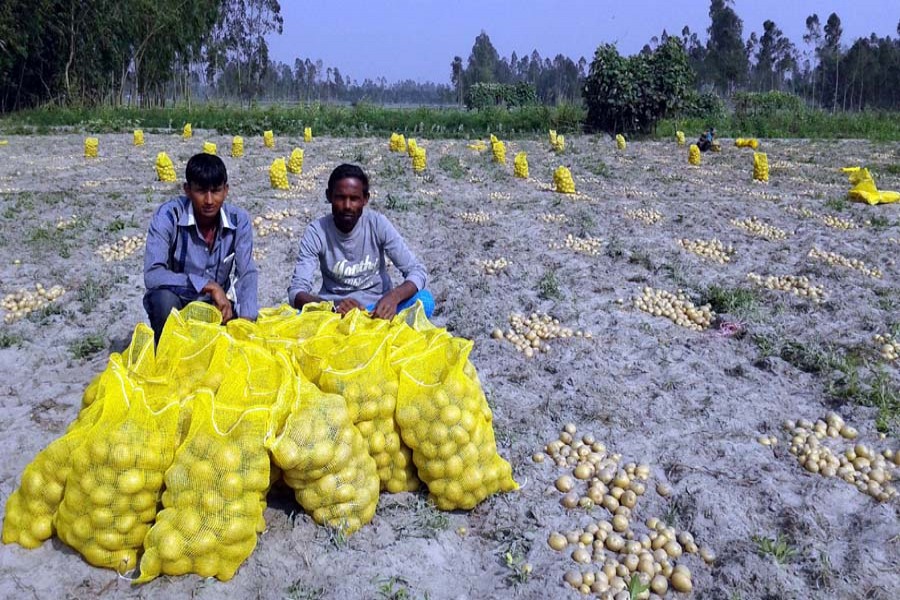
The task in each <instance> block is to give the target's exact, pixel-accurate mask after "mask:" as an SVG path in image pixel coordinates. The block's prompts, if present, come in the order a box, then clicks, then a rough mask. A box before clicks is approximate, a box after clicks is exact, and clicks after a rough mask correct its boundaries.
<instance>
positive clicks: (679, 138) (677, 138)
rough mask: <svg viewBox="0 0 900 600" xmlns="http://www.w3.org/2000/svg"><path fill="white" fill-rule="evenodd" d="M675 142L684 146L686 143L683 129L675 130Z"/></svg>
mask: <svg viewBox="0 0 900 600" xmlns="http://www.w3.org/2000/svg"><path fill="white" fill-rule="evenodd" d="M675 142H676V143H677V144H678V145H679V146H684V143H685V142H684V132H683V131H676V132H675Z"/></svg>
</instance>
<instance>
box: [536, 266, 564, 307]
mask: <svg viewBox="0 0 900 600" xmlns="http://www.w3.org/2000/svg"><path fill="white" fill-rule="evenodd" d="M562 297H563V295H562V291H560V289H559V280H558V279H557V278H556V271H554V270H549V271H545V272H544V275H543V276H542V277H541V279H540V281H538V298H540V299H541V300H562Z"/></svg>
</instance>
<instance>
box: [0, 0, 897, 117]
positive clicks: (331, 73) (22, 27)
mask: <svg viewBox="0 0 900 600" xmlns="http://www.w3.org/2000/svg"><path fill="white" fill-rule="evenodd" d="M733 5H734V2H733V0H711V1H710V9H709V19H710V20H709V25H708V27H707V28H706V31H705V37H704V38H703V39H701V34H700V33H698V32H695V31H691V29H690V28H689V27H687V26H685V27H684V28H683V29H682V30H681V33H680V35H679V34H669V33H668V32H667V31H665V30H664V31H663V32H662V33H661V34H660V35H659V36H655V37H653V38H652V39H651V40H649V41H648V43H647V44H646V45H645V46H644V48H643V50H642V51H641V52H640V53H639V54H640V55H643V56H646V57H648V58H649V57H651V56H652V55H653V54H654V53H655V52H658V51H659V50H660V49H662V48H668V45H669V43H670V42H671V43H674V44H677V45H678V46H680V48H681V49H682V50H683V52H684V54H685V56H686V58H687V65H688V67H689V69H690V71H689V79H690V80H691V81H690V83H689V87H691V88H692V89H695V90H697V91H700V92H710V93H715V94H717V95H718V96H725V97H730V96H732V95H733V94H735V93H736V92H739V91H758V92H767V91H785V92H789V93H792V94H795V95H797V96H800V97H802V98H803V99H804V100H805V101H806V102H807V104H809V105H811V106H815V107H821V108H825V109H829V110H863V109H872V108H874V109H889V110H896V109H897V108H898V106H900V86H898V85H897V82H900V23H898V25H897V35H898V37H897V38H896V39H893V38H891V37H890V36H886V37H878V36H876V35H875V34H872V35H870V36H868V37H861V38H858V39H856V40H853V42H852V43H850V44H849V45H848V44H847V42H846V40H845V39H844V36H843V29H842V26H841V20H840V17H839V16H838V15H837V14H836V13H832V14H830V15H828V16H827V17H824V18H820V17H819V15H818V14H812V15H809V17H808V18H807V19H806V23H805V25H806V29H805V34H804V35H803V39H802V41H801V42H800V43H795V42H794V41H792V40H790V39H788V38H787V36H785V35H784V33H783V32H782V30H781V29H780V28H779V26H778V24H777V23H776V22H775V21H773V20H770V19H769V20H766V21H764V22H763V23H762V24H761V29H760V31H759V32H757V31H753V32H751V33H750V35H749V36H748V37H747V38H746V39H745V38H744V24H743V22H742V20H741V19H740V17H738V15H737V14H736V12H735V11H734V8H733ZM282 25H283V21H282V17H281V7H280V5H279V2H278V1H277V0H77V1H76V0H29V1H26V0H3V2H2V3H0V112H5V111H11V110H18V109H22V108H28V107H33V106H41V105H47V104H57V105H73V104H75V105H112V106H121V105H129V106H163V105H165V104H166V103H171V102H173V101H174V102H181V103H190V102H192V101H196V100H200V101H225V102H235V101H237V102H242V103H243V102H246V103H250V102H254V101H270V102H285V101H291V102H300V103H312V102H347V103H355V102H363V101H365V102H372V103H379V104H412V105H417V104H445V105H446V104H456V105H460V106H461V105H463V104H465V103H466V97H467V93H468V92H469V91H470V90H472V89H473V86H475V85H476V84H490V85H494V86H495V88H496V87H497V86H499V87H501V88H502V87H503V86H509V87H510V88H512V87H513V86H517V87H516V89H517V90H519V91H521V89H522V87H521V86H523V85H526V86H530V88H532V90H533V97H535V98H536V99H537V101H538V102H539V103H541V104H545V105H554V104H562V103H572V104H581V103H582V101H583V100H584V99H585V98H584V93H585V92H584V90H585V86H586V83H587V77H588V75H589V72H590V71H592V70H594V69H593V66H592V64H589V63H588V61H587V60H586V59H585V58H584V57H580V58H579V59H578V60H577V61H576V60H573V59H571V58H569V57H566V56H563V55H562V54H557V55H556V56H555V57H553V58H552V59H551V58H549V57H542V56H541V55H540V53H539V52H538V51H537V50H534V51H532V52H531V53H530V54H528V53H525V54H523V55H521V56H519V55H517V53H516V52H513V53H512V54H510V56H509V57H503V56H500V55H499V53H498V52H497V50H496V48H495V47H494V46H493V44H492V43H491V41H490V37H489V36H488V34H487V33H486V32H484V31H482V32H481V33H480V34H479V35H478V36H477V37H476V38H475V41H474V44H473V46H472V48H471V51H470V53H469V55H468V58H467V59H466V60H465V61H464V60H463V57H462V56H455V57H453V59H452V61H451V62H450V65H449V66H450V68H449V72H448V75H449V84H448V83H432V82H424V83H422V82H416V81H412V80H404V81H400V82H393V83H389V82H388V81H387V80H386V79H385V78H384V77H377V78H367V79H364V80H362V81H359V80H355V79H353V78H352V77H350V76H348V75H347V74H346V72H343V71H342V70H341V69H339V68H338V67H336V66H327V65H324V64H323V63H322V61H321V60H314V59H311V58H296V59H295V60H294V62H293V64H286V63H282V62H277V61H273V60H271V59H270V57H269V49H268V45H267V43H266V36H268V35H271V34H280V32H281V30H282ZM601 50H603V53H604V56H607V58H608V57H609V48H608V46H607V45H601V46H600V48H599V49H598V52H600V51H601ZM667 52H668V50H667ZM595 60H596V56H595ZM651 62H652V61H651ZM639 64H640V63H639V62H635V63H634V65H635V68H638V66H639ZM495 88H491V89H495ZM482 89H483V87H482ZM529 97H531V94H530V93H529ZM498 98H502V95H498Z"/></svg>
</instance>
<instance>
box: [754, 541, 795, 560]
mask: <svg viewBox="0 0 900 600" xmlns="http://www.w3.org/2000/svg"><path fill="white" fill-rule="evenodd" d="M750 539H751V540H753V542H754V543H755V544H756V552H757V553H758V554H759V555H760V556H767V555H769V556H771V557H772V558H774V559H775V562H777V563H778V564H780V565H783V564H786V563H788V562H790V561H791V560H792V559H793V558H794V557H795V556H796V555H797V550H796V549H795V548H793V547H792V546H791V544H790V540H789V539H788V538H787V537H786V536H783V535H781V534H779V535H778V537H777V538H775V539H772V538H770V537H763V536H760V535H754V536H751V538H750Z"/></svg>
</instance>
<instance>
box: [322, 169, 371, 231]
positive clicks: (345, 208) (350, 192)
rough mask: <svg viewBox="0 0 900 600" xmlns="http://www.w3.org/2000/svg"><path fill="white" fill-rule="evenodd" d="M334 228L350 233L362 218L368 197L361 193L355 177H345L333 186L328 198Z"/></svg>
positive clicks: (360, 183)
mask: <svg viewBox="0 0 900 600" xmlns="http://www.w3.org/2000/svg"><path fill="white" fill-rule="evenodd" d="M328 201H329V202H331V214H332V215H333V216H334V224H335V226H336V227H337V228H338V229H339V230H341V231H343V232H344V233H350V232H351V231H353V228H354V227H355V226H356V222H357V221H359V217H360V216H362V212H363V207H364V206H365V205H366V204H368V203H369V196H368V194H365V193H364V192H363V184H362V182H361V181H360V180H359V179H356V178H355V177H345V178H344V179H341V180H339V181H338V182H337V183H335V184H334V189H333V190H331V194H330V195H329V196H328Z"/></svg>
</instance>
